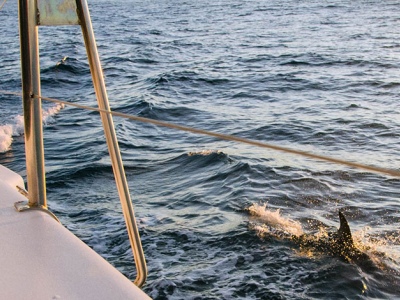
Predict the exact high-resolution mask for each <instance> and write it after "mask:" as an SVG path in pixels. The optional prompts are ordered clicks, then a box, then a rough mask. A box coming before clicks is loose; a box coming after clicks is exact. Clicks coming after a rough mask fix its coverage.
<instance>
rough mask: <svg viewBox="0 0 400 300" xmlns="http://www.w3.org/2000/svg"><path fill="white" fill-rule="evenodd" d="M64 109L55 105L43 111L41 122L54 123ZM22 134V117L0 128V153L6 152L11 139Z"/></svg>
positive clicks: (61, 105)
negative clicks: (54, 117)
mask: <svg viewBox="0 0 400 300" xmlns="http://www.w3.org/2000/svg"><path fill="white" fill-rule="evenodd" d="M63 108H64V104H57V105H55V106H52V107H49V108H47V109H46V110H43V111H42V113H43V115H42V121H43V123H44V124H49V123H51V122H53V121H54V119H53V116H55V115H56V114H57V113H58V112H59V111H60V110H61V109H63ZM23 132H24V117H23V116H21V115H18V116H15V117H14V118H13V119H12V120H11V121H10V123H9V124H5V125H1V126H0V153H4V152H6V151H8V150H9V149H10V147H11V144H12V142H13V137H15V136H20V135H21V134H23Z"/></svg>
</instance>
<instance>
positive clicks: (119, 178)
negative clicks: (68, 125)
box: [76, 0, 147, 287]
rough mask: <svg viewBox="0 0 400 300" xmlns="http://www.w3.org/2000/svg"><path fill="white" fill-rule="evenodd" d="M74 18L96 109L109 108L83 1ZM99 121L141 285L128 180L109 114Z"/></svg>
mask: <svg viewBox="0 0 400 300" xmlns="http://www.w3.org/2000/svg"><path fill="white" fill-rule="evenodd" d="M76 4H77V10H78V17H79V21H80V24H81V27H82V33H83V38H84V41H85V46H86V51H87V55H88V60H89V65H90V71H91V74H92V80H93V85H94V89H95V93H96V97H97V102H98V105H99V108H100V109H104V110H106V111H110V106H109V103H108V97H107V91H106V88H105V83H104V76H103V71H102V68H101V64H100V59H99V55H98V52H97V46H96V41H95V37H94V33H93V28H92V23H91V20H90V14H89V8H88V6H87V2H86V1H85V0H77V1H76ZM100 115H101V120H102V123H103V127H104V132H105V136H106V141H107V146H108V151H109V153H110V158H111V163H112V167H113V172H114V176H115V181H116V185H117V189H118V194H119V197H120V201H121V205H122V211H123V214H124V218H125V222H126V227H127V230H128V235H129V240H130V243H131V247H132V251H133V255H134V259H135V264H136V269H137V276H136V280H135V281H134V283H135V284H136V285H137V286H139V287H140V286H142V285H143V283H144V282H145V281H146V278H147V266H146V260H145V257H144V253H143V249H142V243H141V240H140V236H139V231H138V228H137V224H136V220H135V215H134V212H133V207H132V201H131V198H130V194H129V188H128V183H127V181H126V176H125V171H124V167H123V164H122V159H121V154H120V150H119V146H118V142H117V137H116V133H115V129H114V123H113V119H112V116H111V115H110V114H108V113H101V114H100Z"/></svg>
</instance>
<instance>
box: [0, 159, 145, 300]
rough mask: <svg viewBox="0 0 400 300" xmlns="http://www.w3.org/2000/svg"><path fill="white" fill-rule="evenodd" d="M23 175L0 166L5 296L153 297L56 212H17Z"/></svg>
mask: <svg viewBox="0 0 400 300" xmlns="http://www.w3.org/2000/svg"><path fill="white" fill-rule="evenodd" d="M17 185H18V186H20V187H24V182H23V179H22V178H21V177H20V176H19V175H18V174H16V173H14V172H12V171H10V170H9V169H7V168H5V167H3V166H1V165H0V190H1V193H0V253H1V255H0V266H1V272H0V294H1V298H2V299H150V298H149V297H148V296H147V295H146V294H145V293H144V292H143V291H142V290H140V289H139V288H138V287H136V286H135V285H134V284H133V283H132V282H131V281H130V280H128V279H127V278H126V277H125V276H123V275H122V274H121V273H120V272H119V271H118V270H116V269H115V268H114V267H113V266H112V265H110V264H109V263H108V262H107V261H105V260H104V259H103V258H102V257H100V256H99V255H98V254H97V253H96V252H94V251H93V250H92V249H91V248H89V247H88V246H87V245H86V244H84V243H83V242H82V241H81V240H79V239H78V238H77V237H76V236H75V235H73V234H72V233H71V232H70V231H68V229H66V228H65V227H64V226H62V225H61V224H60V223H58V222H57V221H56V220H55V219H54V218H53V217H52V216H51V215H49V214H47V213H45V212H43V211H40V210H29V211H24V212H17V210H16V209H15V208H14V203H15V202H18V201H26V200H27V199H26V198H25V197H24V196H23V195H22V194H20V193H19V192H18V191H17V188H16V186H17Z"/></svg>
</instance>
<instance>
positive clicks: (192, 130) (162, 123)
mask: <svg viewBox="0 0 400 300" xmlns="http://www.w3.org/2000/svg"><path fill="white" fill-rule="evenodd" d="M0 93H4V94H11V95H16V96H21V95H22V94H21V93H17V92H8V91H2V90H0ZM34 98H37V99H42V100H45V101H49V102H53V103H60V104H64V105H68V106H73V107H77V108H81V109H86V110H91V111H96V112H99V113H106V114H110V115H112V116H116V117H122V118H125V119H130V120H133V121H138V122H142V123H149V124H153V125H156V126H163V127H167V128H171V129H176V130H180V131H186V132H190V133H196V134H201V135H207V136H212V137H215V138H217V139H221V140H226V141H234V142H239V143H243V144H248V145H252V146H256V147H261V148H265V149H271V150H277V151H281V152H285V153H290V154H296V155H301V156H303V157H308V158H312V159H316V160H321V161H326V162H330V163H335V164H340V165H344V166H347V167H352V168H358V169H364V170H368V171H372V172H378V173H382V174H386V175H390V176H395V177H400V171H397V170H392V169H386V168H381V167H376V166H370V165H365V164H361V163H357V162H351V161H347V160H344V159H339V158H334V157H330V156H325V155H319V154H313V153H310V152H306V151H302V150H296V149H291V148H287V147H282V146H277V145H273V144H269V143H265V142H259V141H255V140H251V139H246V138H241V137H237V136H233V135H228V134H222V133H217V132H212V131H207V130H203V129H198V128H193V127H188V126H183V125H178V124H173V123H169V122H165V121H159V120H154V119H149V118H144V117H138V116H133V115H129V114H125V113H121V112H115V111H108V110H104V109H100V108H94V107H90V106H86V105H81V104H77V103H71V102H68V101H62V100H59V99H54V98H49V97H43V96H42V97H40V96H38V95H34Z"/></svg>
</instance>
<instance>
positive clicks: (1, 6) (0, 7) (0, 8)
mask: <svg viewBox="0 0 400 300" xmlns="http://www.w3.org/2000/svg"><path fill="white" fill-rule="evenodd" d="M6 2H7V0H4V1H3V3H2V4H1V5H0V10H2V9H3V7H4V4H6Z"/></svg>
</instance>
